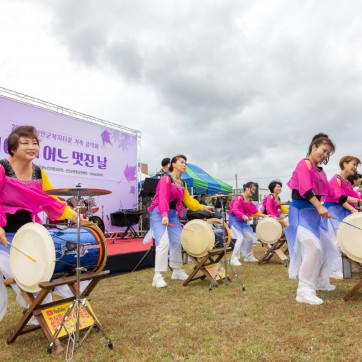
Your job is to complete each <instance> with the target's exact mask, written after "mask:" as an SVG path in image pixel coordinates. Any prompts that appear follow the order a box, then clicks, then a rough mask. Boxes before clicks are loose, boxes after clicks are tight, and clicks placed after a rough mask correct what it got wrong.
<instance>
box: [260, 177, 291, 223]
mask: <svg viewBox="0 0 362 362" xmlns="http://www.w3.org/2000/svg"><path fill="white" fill-rule="evenodd" d="M282 187H283V184H282V182H281V181H279V180H273V181H272V182H270V184H269V186H268V189H269V191H270V195H268V196H266V197H265V198H264V200H263V202H262V208H261V210H262V212H263V213H264V214H267V215H271V216H273V217H275V218H277V219H278V221H279V222H280V223H281V224H282V225H283V226H284V227H287V226H288V225H287V223H286V222H285V220H284V219H282V214H283V215H288V212H289V210H288V208H287V207H285V205H282V202H281V200H280V197H279V195H280V193H281V192H282Z"/></svg>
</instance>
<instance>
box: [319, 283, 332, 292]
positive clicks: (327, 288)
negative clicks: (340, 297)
mask: <svg viewBox="0 0 362 362" xmlns="http://www.w3.org/2000/svg"><path fill="white" fill-rule="evenodd" d="M335 289H336V286H335V285H332V284H328V285H326V286H324V285H323V286H320V287H317V290H328V291H331V290H335Z"/></svg>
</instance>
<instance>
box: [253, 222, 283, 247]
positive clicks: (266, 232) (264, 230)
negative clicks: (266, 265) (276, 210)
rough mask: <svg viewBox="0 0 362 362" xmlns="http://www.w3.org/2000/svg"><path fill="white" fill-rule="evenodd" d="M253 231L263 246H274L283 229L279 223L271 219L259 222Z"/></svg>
mask: <svg viewBox="0 0 362 362" xmlns="http://www.w3.org/2000/svg"><path fill="white" fill-rule="evenodd" d="M255 231H256V235H257V236H258V238H259V240H260V241H261V242H263V243H265V244H274V243H275V242H277V241H278V240H279V239H280V238H281V236H282V234H283V228H282V226H281V225H280V223H279V221H277V220H275V219H274V218H272V217H268V218H264V219H262V220H259V221H258V224H257V225H256V230H255Z"/></svg>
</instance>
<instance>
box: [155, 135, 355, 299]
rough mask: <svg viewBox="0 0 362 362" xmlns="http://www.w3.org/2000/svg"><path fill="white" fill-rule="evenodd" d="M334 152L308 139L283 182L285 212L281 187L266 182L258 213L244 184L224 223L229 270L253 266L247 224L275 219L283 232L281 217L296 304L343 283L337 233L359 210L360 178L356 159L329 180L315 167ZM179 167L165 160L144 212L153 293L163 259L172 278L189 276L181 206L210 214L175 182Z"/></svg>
mask: <svg viewBox="0 0 362 362" xmlns="http://www.w3.org/2000/svg"><path fill="white" fill-rule="evenodd" d="M334 151H335V145H334V143H333V141H332V140H331V139H330V138H329V137H328V135H326V134H324V133H319V134H317V135H315V136H314V137H313V139H312V141H311V143H310V145H309V148H308V152H307V155H306V157H305V158H303V159H302V160H300V161H299V162H298V164H297V166H296V168H295V170H294V171H293V174H292V176H291V178H290V180H289V181H288V182H287V186H288V187H289V188H290V189H291V193H292V202H291V204H290V207H289V210H288V209H287V208H286V207H285V206H283V205H281V200H280V197H279V194H280V192H281V189H282V183H281V182H280V181H272V182H271V183H270V185H269V190H270V195H268V196H267V197H266V198H265V199H264V200H263V203H262V208H261V211H259V209H258V208H257V206H256V205H255V204H254V202H253V200H252V196H253V194H254V193H255V191H256V188H257V184H256V183H255V182H248V183H246V184H245V185H244V191H243V193H241V194H240V195H237V196H236V197H234V198H233V199H232V200H231V202H230V204H229V210H228V214H229V215H228V216H229V219H228V222H229V227H230V229H231V231H232V235H233V236H234V238H235V239H236V242H235V246H234V250H233V253H232V256H231V260H230V263H231V264H232V265H234V266H238V265H241V263H240V260H239V259H240V256H241V255H242V256H243V257H244V261H245V262H257V261H258V260H257V259H256V258H255V256H254V255H253V244H254V243H255V242H256V240H257V236H256V234H255V232H254V231H253V229H252V227H251V226H250V223H249V221H250V220H252V219H253V218H259V217H262V218H264V217H275V218H278V220H280V222H281V223H282V224H283V226H287V224H286V223H285V221H284V220H283V219H282V218H281V215H282V214H289V215H288V219H289V220H288V221H289V226H287V227H286V228H285V229H284V231H285V235H286V238H287V243H288V249H289V254H290V264H289V277H290V278H291V279H298V289H297V293H296V301H297V302H301V303H308V304H322V303H323V300H322V299H321V298H319V297H318V296H317V295H316V292H317V291H318V290H334V289H335V286H334V285H332V284H330V281H329V278H330V277H334V278H338V279H341V278H342V277H343V276H342V259H341V253H340V251H339V249H338V245H337V238H336V230H337V227H338V224H339V223H340V221H341V220H342V219H343V218H344V217H346V216H347V215H349V214H351V213H355V212H358V211H359V209H360V203H361V193H360V192H358V190H357V191H356V190H354V189H353V187H354V186H359V185H360V182H361V178H360V175H359V174H357V167H358V165H359V164H360V163H361V161H360V160H359V159H358V158H357V157H354V156H345V157H342V159H341V160H340V163H339V166H340V169H341V171H340V173H339V174H337V175H334V176H333V177H332V178H331V180H329V181H328V179H327V175H326V173H325V172H324V171H323V168H322V167H321V165H323V164H324V165H326V164H327V163H328V161H329V157H330V156H331V155H332V154H333V153H334ZM185 169H186V157H185V156H183V155H179V156H176V157H174V158H173V159H172V160H171V170H170V171H171V172H170V173H169V174H166V175H164V176H162V177H161V179H160V182H159V185H158V187H157V190H156V195H155V198H154V200H153V203H152V205H151V207H150V211H151V230H152V231H153V235H154V238H155V241H156V266H155V276H154V279H153V282H152V285H153V286H155V287H158V288H162V287H165V286H166V285H167V284H166V282H165V280H164V279H163V277H162V274H161V272H164V271H166V270H167V257H168V254H169V258H170V266H171V268H172V269H173V274H172V277H171V278H172V279H181V280H185V279H186V278H187V274H186V273H185V272H184V271H183V270H182V269H181V265H182V264H181V260H182V259H181V241H180V235H181V228H182V225H181V223H180V221H179V218H178V216H181V213H182V208H183V203H184V204H185V205H186V206H187V207H189V208H190V209H191V210H204V209H207V208H209V207H208V206H204V205H201V204H199V203H198V202H197V201H196V200H194V199H191V198H190V195H189V193H188V191H187V188H186V187H185V185H184V184H183V183H182V180H181V174H182V173H183V172H184V171H185ZM209 211H210V210H209ZM177 215H178V216H177Z"/></svg>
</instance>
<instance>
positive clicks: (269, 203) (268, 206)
mask: <svg viewBox="0 0 362 362" xmlns="http://www.w3.org/2000/svg"><path fill="white" fill-rule="evenodd" d="M273 205H274V198H273V196H272V195H268V196H267V197H266V198H265V204H264V208H265V209H264V213H266V214H268V215H274V208H273Z"/></svg>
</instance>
